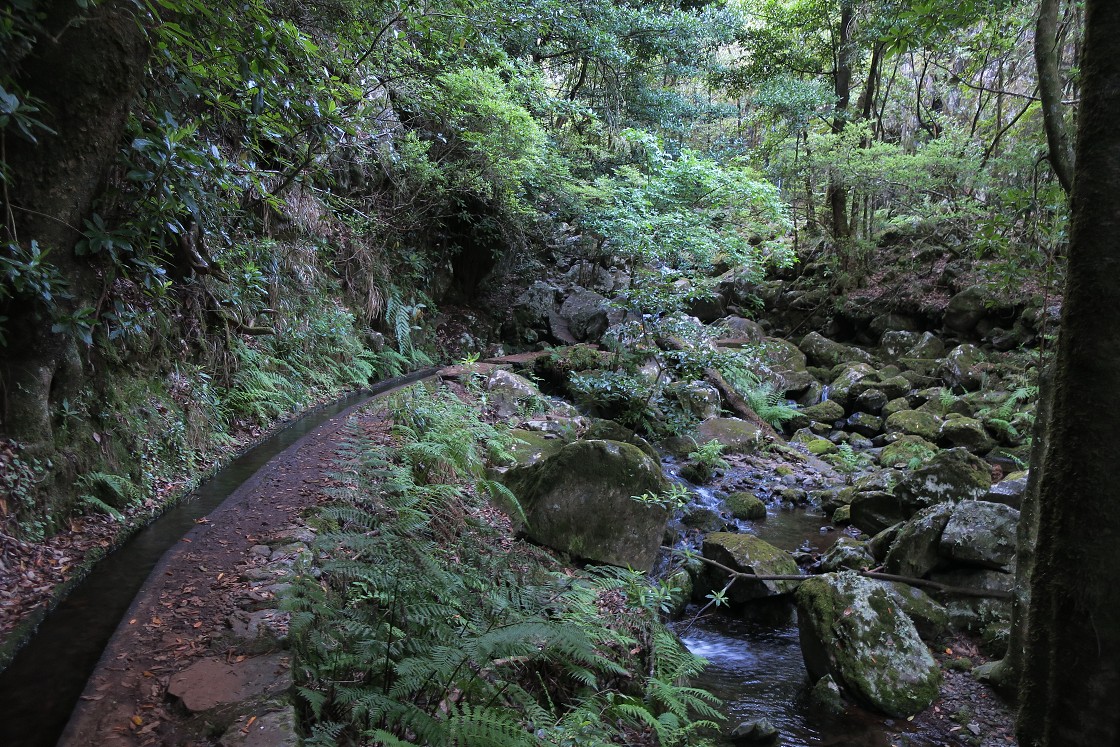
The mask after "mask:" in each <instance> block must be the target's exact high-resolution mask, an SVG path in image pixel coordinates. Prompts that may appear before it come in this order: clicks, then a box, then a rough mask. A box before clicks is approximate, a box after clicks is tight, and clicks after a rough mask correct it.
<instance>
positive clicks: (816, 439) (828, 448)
mask: <svg viewBox="0 0 1120 747" xmlns="http://www.w3.org/2000/svg"><path fill="white" fill-rule="evenodd" d="M789 442H790V443H791V444H797V445H799V446H803V447H804V448H805V450H806V451H808V452H809V453H810V454H813V455H814V456H823V455H824V454H831V453H832V452H834V451H836V450H837V446H836V444H834V443H832V442H831V441H829V440H828V439H827V438H821V437H820V436H818V435H817V434H815V433H813V432H812V431H811V430H809V429H808V428H802V429H801V430H799V431H797V433H794V434H793V435H792V436H790V439H789Z"/></svg>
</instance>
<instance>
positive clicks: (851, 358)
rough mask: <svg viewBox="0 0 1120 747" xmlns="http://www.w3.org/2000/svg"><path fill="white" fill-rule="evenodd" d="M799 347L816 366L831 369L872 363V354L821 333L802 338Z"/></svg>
mask: <svg viewBox="0 0 1120 747" xmlns="http://www.w3.org/2000/svg"><path fill="white" fill-rule="evenodd" d="M797 347H799V348H801V352H803V353H805V357H806V358H807V359H808V361H809V363H810V364H812V365H814V366H822V367H825V368H830V367H832V366H835V365H837V364H840V363H871V354H870V353H868V352H867V351H865V350H860V349H859V348H856V347H852V346H851V345H845V344H843V343H840V342H836V341H834V340H830V339H828V338H827V337H825V336H824V335H822V334H821V333H819V332H810V333H809V334H807V335H805V336H804V337H802V338H801V342H800V343H798V345H797Z"/></svg>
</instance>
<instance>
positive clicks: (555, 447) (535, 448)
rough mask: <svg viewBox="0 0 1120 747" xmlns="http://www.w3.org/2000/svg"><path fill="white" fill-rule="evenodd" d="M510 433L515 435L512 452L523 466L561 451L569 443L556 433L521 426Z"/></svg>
mask: <svg viewBox="0 0 1120 747" xmlns="http://www.w3.org/2000/svg"><path fill="white" fill-rule="evenodd" d="M510 435H511V436H513V446H512V447H511V448H510V454H512V455H513V458H514V460H515V461H516V462H517V464H518V465H521V466H525V465H529V464H536V463H537V462H539V461H541V460H542V459H546V458H548V457H550V456H552V455H553V454H555V453H556V452H558V451H560V449H562V448H564V445H565V444H567V443H569V442H568V441H566V440H565V439H563V438H560V437H557V435H556V434H554V433H542V432H540V431H527V430H523V429H520V428H518V429H514V430H512V431H510Z"/></svg>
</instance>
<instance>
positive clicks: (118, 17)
mask: <svg viewBox="0 0 1120 747" xmlns="http://www.w3.org/2000/svg"><path fill="white" fill-rule="evenodd" d="M78 12H79V11H78V10H77V4H76V3H74V2H73V0H54V1H53V2H51V3H49V4H46V7H44V8H43V13H44V15H45V20H44V24H43V25H44V27H45V29H46V30H47V31H48V32H49V33H44V34H42V35H41V36H40V38H39V39H38V42H37V44H36V46H35V48H34V49H33V50H32V52H31V54H30V55H28V57H27V58H26V59H25V60H23V62H22V64H21V66H20V68H21V69H20V75H19V78H18V82H19V84H20V86H21V87H22V88H23V89H24V90H26V91H28V92H30V93H31V94H32V95H34V96H37V97H38V98H39V99H40V100H41V101H42V102H43V104H44V106H43V107H42V108H43V112H42V120H43V121H44V123H45V124H46V125H48V126H49V127H50V128H51V129H53V130H54V131H55V132H56V133H57V134H55V135H51V134H45V133H44V134H42V135H41V136H40V137H39V142H38V143H37V144H33V143H30V142H27V141H24V140H18V139H16V138H13V137H9V138H8V139H7V143H6V146H7V159H8V166H9V168H10V170H11V173H12V175H13V183H12V186H11V189H10V199H11V207H12V212H11V215H12V216H13V219H12V220H11V222H10V223H9V224H6V225H5V229H6V232H7V236H8V237H9V238H11V239H15V240H17V241H18V242H19V243H20V244H21V245H23V246H25V247H26V246H28V245H29V244H30V242H31V241H35V242H37V243H38V245H39V247H40V248H42V249H47V250H49V251H50V255H49V261H50V262H51V263H52V264H54V265H55V266H57V267H58V269H59V271H60V273H61V276H62V278H63V279H64V281H65V282H66V284H67V290H68V292H69V295H70V296H71V298H70V299H67V300H66V301H65V302H62V301H60V306H61V307H62V309H61V310H62V311H63V312H72V311H73V310H74V309H77V308H80V307H81V306H83V305H92V304H93V303H94V302H95V301H96V300H97V297H98V295H97V294H98V291H99V282H100V281H99V278H98V277H97V273H96V268H95V267H93V266H92V265H91V264H90V263H89V262H88V261H87V260H86V259H85V258H81V257H77V256H75V255H74V251H73V249H74V245H75V244H76V243H77V241H78V239H79V238H80V235H81V234H80V227H81V226H82V221H83V219H84V218H86V217H87V216H88V215H89V212H90V210H91V208H92V205H93V201H94V199H95V198H96V197H97V195H98V194H99V192H100V191H101V189H102V186H103V182H104V179H105V176H106V173H107V171H108V168H109V166H110V164H111V163H112V160H113V157H114V156H115V154H116V151H117V148H118V147H119V145H120V139H121V135H122V132H123V128H124V125H125V123H126V121H127V116H128V110H129V106H130V104H131V103H132V100H133V98H134V96H135V94H136V92H137V90H138V89H139V86H140V83H141V81H142V79H143V74H144V69H145V62H146V60H147V56H148V42H147V35H146V33H145V31H144V28H143V27H142V25H141V23H140V22H139V20H138V19H137V17H136V15H135V14H136V6H135V5H134V4H133V3H131V2H128V1H127V0H115V1H110V2H105V3H102V4H99V5H96V6H92V7H91V8H90V9H89V10H88V11H85V12H84V14H83V16H82V19H81V20H78V19H76V18H75V15H76V13H78ZM58 295H60V294H56V297H57V296H58ZM14 301H15V302H13V303H11V304H9V305H8V308H7V309H6V310H5V311H6V315H7V316H8V317H9V320H8V322H7V323H6V326H7V329H8V331H9V339H8V345H7V349H6V350H5V351H4V366H3V369H2V371H0V376H2V377H3V391H4V394H5V402H4V405H5V407H4V410H3V431H4V432H5V433H6V434H7V435H8V436H10V437H12V438H14V439H16V440H19V441H23V442H25V443H28V444H33V445H35V444H37V445H39V446H41V447H43V446H46V447H47V448H49V444H50V442H51V422H50V412H51V394H52V390H53V391H58V388H59V385H60V383H61V384H66V385H69V386H70V387H74V386H76V385H77V384H78V380H77V377H78V376H80V373H81V360H80V356H79V352H78V348H77V343H76V341H75V340H74V339H73V338H72V337H70V336H68V335H64V334H57V333H53V332H52V331H51V319H50V318H49V315H48V314H46V313H45V310H44V309H42V308H38V307H36V305H35V304H32V303H30V302H28V301H27V300H26V299H14ZM63 304H65V305H63ZM60 371H65V372H66V377H65V378H66V381H65V382H63V381H62V380H61V377H58V374H59V372H60ZM56 379H57V380H56Z"/></svg>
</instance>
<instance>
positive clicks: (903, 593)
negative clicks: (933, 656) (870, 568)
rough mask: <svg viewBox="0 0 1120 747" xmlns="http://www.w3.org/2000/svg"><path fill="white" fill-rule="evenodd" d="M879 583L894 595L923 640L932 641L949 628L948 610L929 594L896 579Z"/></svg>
mask: <svg viewBox="0 0 1120 747" xmlns="http://www.w3.org/2000/svg"><path fill="white" fill-rule="evenodd" d="M880 583H882V584H883V586H884V588H886V589H887V591H888V592H890V593H891V594H892V595H893V596H894V598H895V600H896V601H897V602H898V604H899V606H900V607H902V611H903V612H905V613H906V616H907V617H909V618H910V620H911V622H913V623H914V627H915V628H916V629H917V631H918V635H919V636H921V639H922V640H923V641H934V640H936V639H938V638H940V637H941V636H942V635H943V634H944V633H945V631H946V630H948V629H949V611H948V610H947V609H945V607H944V606H943V605H941V604H940V603H939V602H937V600H935V599H934V598H933V597H931V596H930V595H929V594H926V593H925V592H924V591H922V590H921V589H919V588H918V587H917V586H910V585H909V584H903V583H899V582H897V581H881V582H880Z"/></svg>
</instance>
